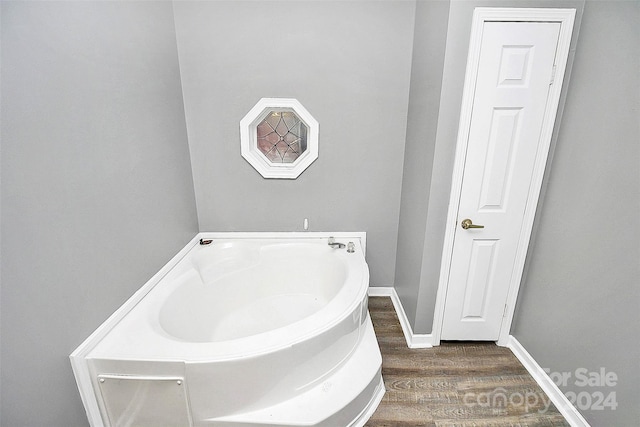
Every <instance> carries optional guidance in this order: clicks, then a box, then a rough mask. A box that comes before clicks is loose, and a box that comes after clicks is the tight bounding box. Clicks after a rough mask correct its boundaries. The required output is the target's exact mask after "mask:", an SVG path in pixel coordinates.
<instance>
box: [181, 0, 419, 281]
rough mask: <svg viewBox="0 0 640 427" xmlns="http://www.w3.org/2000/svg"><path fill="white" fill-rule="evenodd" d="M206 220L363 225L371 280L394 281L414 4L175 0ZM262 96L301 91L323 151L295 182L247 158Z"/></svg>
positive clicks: (236, 224) (256, 225)
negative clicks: (243, 138) (245, 122)
mask: <svg viewBox="0 0 640 427" xmlns="http://www.w3.org/2000/svg"><path fill="white" fill-rule="evenodd" d="M174 8H175V19H176V31H177V39H178V51H179V56H180V68H181V74H182V81H183V88H184V99H185V110H186V117H187V128H188V133H189V144H190V149H191V159H192V167H193V175H194V184H195V192H196V199H197V205H198V216H199V221H200V229H201V230H203V231H207V230H216V231H227V230H239V231H260V230H262V231H273V230H283V231H300V230H302V222H303V218H305V217H307V218H309V221H310V224H311V230H312V231H318V230H321V231H367V233H368V234H367V238H368V246H367V252H368V253H367V260H368V262H369V265H370V268H371V283H372V285H378V286H380V285H386V286H390V285H392V284H393V281H394V271H395V260H396V240H397V234H398V215H399V210H400V188H401V184H402V163H403V159H404V141H405V130H406V124H407V109H408V97H409V81H410V73H411V68H410V67H411V51H412V42H413V25H414V9H415V3H414V2H412V1H401V2H397V1H364V2H360V1H338V2H336V1H304V2H291V1H267V2H237V1H230V2H227V1H220V2H176V3H175V5H174ZM262 97H277V98H278V97H279V98H296V99H298V100H299V101H300V102H301V103H302V104H303V105H304V106H305V108H307V109H308V110H309V111H310V113H311V114H312V115H313V116H314V117H315V118H316V119H317V120H318V122H319V123H320V144H319V147H320V154H319V158H318V160H316V161H315V163H313V164H312V165H311V166H310V167H309V168H308V169H307V170H306V171H305V172H304V173H303V174H302V175H301V176H300V177H299V178H298V179H296V180H267V179H263V178H262V176H261V175H259V174H258V172H256V171H255V170H254V169H253V168H252V167H251V165H249V163H247V162H246V161H245V160H244V159H243V158H242V157H241V156H240V138H239V121H240V119H242V117H244V115H245V114H246V113H247V112H248V111H249V110H250V109H251V108H252V107H253V106H254V105H255V103H256V102H257V101H258V100H259V99H260V98H262Z"/></svg>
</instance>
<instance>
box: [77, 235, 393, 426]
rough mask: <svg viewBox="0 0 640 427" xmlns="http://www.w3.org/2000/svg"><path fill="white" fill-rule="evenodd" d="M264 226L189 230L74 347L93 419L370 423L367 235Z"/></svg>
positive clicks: (378, 392)
mask: <svg viewBox="0 0 640 427" xmlns="http://www.w3.org/2000/svg"><path fill="white" fill-rule="evenodd" d="M268 236H269V238H265V237H264V236H260V235H246V234H244V235H241V237H240V238H237V237H235V238H234V237H231V236H222V235H220V234H216V235H212V234H206V233H203V234H202V235H199V236H197V237H196V239H194V241H193V242H192V243H191V244H190V245H188V248H185V250H183V251H182V253H181V254H179V256H177V257H176V258H175V259H174V260H173V262H172V263H170V265H168V266H167V267H165V269H163V271H161V272H160V273H159V274H158V275H157V276H159V277H156V278H155V280H153V279H152V281H150V282H151V283H147V285H145V287H143V289H141V291H139V292H138V293H137V294H136V295H134V297H132V299H131V300H130V301H129V302H128V303H127V304H125V306H123V308H121V309H120V310H119V311H118V312H116V314H114V316H112V318H111V319H109V320H108V321H107V322H105V325H103V326H102V327H101V328H100V329H99V330H98V331H96V333H94V335H92V336H91V337H89V338H88V339H87V341H85V343H84V344H83V345H81V346H80V347H79V348H78V350H76V351H75V352H74V354H72V356H71V359H72V364H73V367H74V373H75V375H76V379H77V382H78V386H79V389H80V392H81V394H82V397H83V402H84V404H85V407H86V409H87V414H88V417H89V420H90V422H91V424H92V425H105V426H120V425H122V426H145V425H148V426H153V427H158V426H261V427H264V426H285V425H286V426H303V425H304V426H327V427H341V426H360V425H363V424H364V423H365V422H366V420H367V419H368V418H369V417H370V415H371V414H372V413H373V411H374V410H375V408H376V406H377V404H378V402H379V401H380V399H381V398H382V395H383V394H384V386H383V383H382V376H381V373H380V368H381V362H382V359H381V356H380V351H379V349H378V346H377V341H376V339H375V335H374V333H373V328H372V325H371V320H370V318H369V315H368V311H367V289H368V284H369V270H368V267H367V264H366V262H365V258H364V251H363V245H362V243H361V240H362V239H361V237H364V236H363V235H362V234H355V235H351V236H341V237H337V238H336V241H337V242H342V243H345V244H346V243H348V242H353V244H354V248H355V250H354V252H352V253H349V252H348V251H347V250H346V248H340V249H334V248H331V247H330V246H329V245H328V244H327V238H326V237H327V236H320V235H309V234H303V235H302V237H301V236H300V235H293V236H294V237H289V236H290V235H284V234H283V235H274V234H270V235H268ZM285 236H286V237H285ZM200 238H203V239H212V240H213V242H212V243H211V244H209V245H201V244H199V243H198V241H199V239H200Z"/></svg>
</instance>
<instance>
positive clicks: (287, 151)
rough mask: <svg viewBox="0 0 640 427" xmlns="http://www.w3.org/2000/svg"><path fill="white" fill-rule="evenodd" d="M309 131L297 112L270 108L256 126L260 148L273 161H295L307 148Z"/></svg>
mask: <svg viewBox="0 0 640 427" xmlns="http://www.w3.org/2000/svg"><path fill="white" fill-rule="evenodd" d="M308 132H309V127H308V126H307V125H306V124H304V122H303V121H302V120H301V119H300V117H298V115H297V114H296V113H295V112H293V111H286V110H285V111H273V110H270V111H268V113H267V116H266V117H265V118H264V120H262V121H261V122H260V123H259V124H258V126H257V127H256V138H257V144H258V150H260V152H261V153H262V154H264V156H265V157H266V158H267V159H268V160H269V161H270V162H271V163H293V162H295V161H296V160H297V159H298V157H300V155H302V154H303V153H304V152H305V151H306V150H307V133H308Z"/></svg>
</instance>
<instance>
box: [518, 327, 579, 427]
mask: <svg viewBox="0 0 640 427" xmlns="http://www.w3.org/2000/svg"><path fill="white" fill-rule="evenodd" d="M506 347H507V348H509V349H510V350H511V351H512V352H513V354H514V355H515V356H516V357H517V358H518V360H519V361H520V363H522V364H523V365H524V367H525V368H526V369H527V371H529V374H531V376H532V377H533V379H534V380H535V381H536V382H537V383H538V385H539V386H540V388H541V389H542V390H543V391H544V392H545V393H546V394H547V396H549V399H551V402H553V404H554V405H555V407H556V408H558V411H560V413H561V414H562V415H563V416H564V418H565V419H566V420H567V422H568V423H569V424H571V426H572V427H590V426H589V423H588V422H587V420H585V419H584V418H583V416H582V415H581V414H580V412H578V410H577V409H576V408H575V407H574V406H573V405H572V404H571V402H569V399H567V397H566V396H565V395H564V393H562V391H561V390H560V389H559V388H558V386H557V385H556V383H554V382H553V380H552V379H551V378H550V377H549V375H547V373H546V372H545V371H544V369H542V368H541V367H540V365H538V362H536V361H535V359H534V358H533V357H532V356H531V355H530V354H529V353H528V352H527V350H525V348H524V347H523V346H522V344H520V342H519V341H518V340H517V339H516V338H515V337H514V336H513V335H509V340H508V342H507V345H506Z"/></svg>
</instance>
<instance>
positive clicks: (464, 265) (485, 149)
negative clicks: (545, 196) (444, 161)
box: [441, 22, 560, 341]
mask: <svg viewBox="0 0 640 427" xmlns="http://www.w3.org/2000/svg"><path fill="white" fill-rule="evenodd" d="M559 32H560V23H558V22H485V23H484V29H483V32H482V41H481V44H480V46H481V47H480V59H479V62H478V70H477V79H476V84H475V92H474V95H473V110H472V113H471V120H470V127H469V133H468V135H469V137H468V143H467V151H466V158H465V160H464V173H463V178H462V190H461V193H460V200H459V208H458V215H457V224H456V231H455V234H454V240H453V250H452V255H451V256H452V259H451V264H450V270H449V281H448V287H447V293H446V300H445V306H444V315H443V320H442V330H441V339H443V340H486V341H496V340H498V338H499V334H500V327H501V324H502V319H503V313H505V304H506V301H507V295H508V293H509V287H510V283H511V282H512V275H513V274H514V273H516V272H515V271H514V262H515V258H516V251H517V249H518V245H519V240H520V236H521V231H522V228H523V218H524V213H525V208H526V205H527V199H528V195H529V191H530V190H531V188H530V187H531V183H532V176H533V174H534V164H535V161H536V155H537V154H538V149H539V147H540V146H541V130H542V126H543V121H544V118H545V110H546V108H547V97H548V94H549V88H550V84H551V82H552V79H553V71H554V59H555V56H556V47H557V45H558V37H559ZM545 157H546V153H545ZM466 220H468V221H466ZM469 222H471V223H472V224H473V225H471V226H470V227H469V228H466V225H469ZM463 226H465V228H463ZM476 226H480V227H482V228H474V227H476ZM517 274H521V272H519V273H517Z"/></svg>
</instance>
